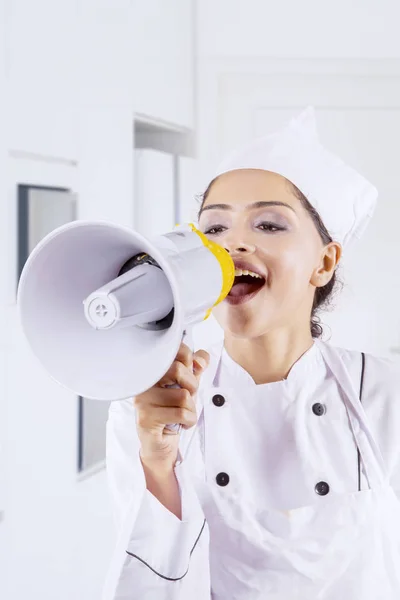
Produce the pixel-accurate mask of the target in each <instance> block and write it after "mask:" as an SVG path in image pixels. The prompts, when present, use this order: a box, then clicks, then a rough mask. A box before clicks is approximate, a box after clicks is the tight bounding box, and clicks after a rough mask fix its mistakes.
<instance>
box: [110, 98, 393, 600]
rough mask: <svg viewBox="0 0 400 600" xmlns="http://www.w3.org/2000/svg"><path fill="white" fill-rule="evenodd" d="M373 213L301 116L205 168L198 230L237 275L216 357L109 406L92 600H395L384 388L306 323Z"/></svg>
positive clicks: (389, 399)
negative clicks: (177, 428) (98, 587)
mask: <svg viewBox="0 0 400 600" xmlns="http://www.w3.org/2000/svg"><path fill="white" fill-rule="evenodd" d="M376 196H377V193H376V190H375V188H374V187H373V186H372V185H371V184H370V183H368V181H366V180H365V179H364V178H363V177H362V176H361V175H359V174H358V173H356V172H355V171H354V170H353V169H351V168H350V167H348V166H346V165H345V164H344V163H343V162H342V161H341V160H339V159H338V158H337V157H335V156H333V155H332V154H331V153H330V152H328V151H327V150H326V149H324V148H323V147H322V145H321V144H320V142H319V140H318V136H317V132H316V127H315V118H314V113H313V110H312V109H307V110H306V111H305V112H303V113H302V114H301V115H300V116H299V117H298V118H297V119H295V120H293V121H292V122H291V123H290V124H289V125H288V126H287V127H286V128H285V129H284V130H283V131H281V132H279V133H277V134H274V135H271V136H267V137H263V138H260V139H257V140H255V141H254V142H252V143H250V144H248V145H247V146H246V147H245V148H241V149H240V150H238V151H237V152H235V153H233V154H232V155H231V156H229V157H228V158H227V159H226V160H225V161H224V162H223V163H222V165H221V166H220V167H219V169H218V170H217V172H216V174H215V178H214V179H213V181H212V182H211V184H210V186H209V187H208V189H207V191H206V193H205V195H204V199H203V203H202V206H201V210H200V214H199V228H200V229H201V230H202V231H203V232H204V233H205V234H206V236H208V237H209V238H210V239H212V240H213V241H215V242H217V243H219V244H220V245H221V246H223V247H224V248H225V249H226V250H227V251H228V252H229V253H230V255H231V257H232V258H233V260H234V262H235V266H236V272H235V274H236V279H235V285H234V286H233V288H232V291H231V293H230V295H229V296H228V297H227V298H226V300H224V301H223V302H222V303H221V304H220V305H219V306H218V307H216V308H215V309H214V315H215V317H216V319H217V320H218V322H219V323H220V325H221V326H222V328H223V330H224V340H223V341H221V342H218V343H216V344H213V345H212V346H211V347H209V348H207V352H205V351H203V350H200V351H198V352H197V353H196V354H195V355H194V356H192V354H191V352H190V351H189V349H188V348H187V347H186V346H184V345H182V346H181V348H180V351H179V353H178V356H177V358H176V360H175V362H174V364H173V365H172V367H171V369H170V370H169V371H168V373H167V375H166V376H165V377H164V378H163V379H162V380H161V381H160V382H159V383H158V384H157V385H156V386H154V387H153V388H152V389H150V390H148V391H147V392H145V393H144V394H141V395H140V396H138V397H136V398H135V399H134V400H133V401H132V399H131V400H126V401H122V402H114V403H112V404H111V407H110V412H109V421H108V426H107V427H108V430H107V447H108V450H107V454H108V474H109V481H110V486H111V490H112V494H113V497H114V500H115V506H116V516H117V520H118V532H119V537H118V542H117V547H116V550H115V553H114V557H113V560H112V564H111V568H110V572H109V575H108V578H107V581H106V585H105V590H104V599H107V600H144V599H149V600H150V599H151V600H178V599H179V600H210V598H212V599H214V600H261V599H262V600H272V599H274V600H292V599H293V600H294V599H296V600H297V599H298V600H314V599H317V598H318V599H321V600H339V599H340V600H378V599H379V600H380V599H384V600H395V599H396V600H398V599H399V598H400V504H399V501H398V499H397V497H396V490H398V491H399V492H400V377H399V375H398V373H397V372H396V369H395V368H394V366H391V364H390V363H388V362H386V361H384V360H381V359H377V358H375V357H373V356H370V355H367V356H364V355H363V354H361V353H359V352H354V351H348V350H343V349H338V348H334V347H332V346H330V345H328V344H326V343H323V342H322V341H320V340H319V339H318V338H319V336H320V333H321V328H320V326H319V324H318V319H317V318H316V317H315V310H316V309H317V308H318V307H319V306H320V305H321V303H323V302H324V301H326V300H327V299H328V297H329V295H330V293H331V291H332V288H333V285H334V279H335V271H336V268H337V265H338V263H339V260H340V258H341V254H342V248H343V249H344V251H346V248H347V247H348V245H349V243H350V242H352V241H353V240H354V239H355V238H357V237H359V236H360V235H361V233H362V232H363V230H364V228H365V226H366V225H367V223H368V221H369V220H370V218H371V215H372V212H373V209H374V206H375V202H376ZM192 359H193V363H192ZM192 365H193V367H194V374H193V372H192ZM175 382H177V383H178V384H179V385H180V386H181V387H182V389H169V388H166V387H165V386H166V385H170V384H172V383H175ZM196 411H197V416H196ZM177 420H178V421H177ZM175 422H180V423H182V424H183V426H184V427H183V431H182V433H181V434H180V435H170V434H166V433H165V430H164V426H165V424H169V423H175ZM195 424H196V427H193V426H194V425H195ZM178 443H179V449H178Z"/></svg>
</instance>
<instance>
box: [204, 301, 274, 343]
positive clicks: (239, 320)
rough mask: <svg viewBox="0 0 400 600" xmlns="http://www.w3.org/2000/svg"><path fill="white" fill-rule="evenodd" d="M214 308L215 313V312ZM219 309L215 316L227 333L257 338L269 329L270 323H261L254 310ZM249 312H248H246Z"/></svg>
mask: <svg viewBox="0 0 400 600" xmlns="http://www.w3.org/2000/svg"><path fill="white" fill-rule="evenodd" d="M215 312H216V311H215V309H214V314H215ZM221 312H222V311H218V313H220V314H215V318H216V320H217V321H218V323H219V325H220V326H221V327H222V329H223V330H224V332H225V333H228V334H229V335H232V336H234V337H238V338H246V339H249V338H255V337H259V336H260V335H262V334H263V333H265V331H266V330H268V329H269V327H268V323H265V322H264V323H260V319H259V317H258V316H257V315H256V314H254V312H253V311H249V312H247V311H242V310H240V311H231V310H229V307H228V310H224V311H223V314H221ZM246 312H247V314H246Z"/></svg>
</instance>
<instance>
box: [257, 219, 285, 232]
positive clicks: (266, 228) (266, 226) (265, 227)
mask: <svg viewBox="0 0 400 600" xmlns="http://www.w3.org/2000/svg"><path fill="white" fill-rule="evenodd" d="M258 228H259V229H261V230H262V231H271V232H272V233H275V232H276V231H283V230H284V229H285V228H284V227H281V226H279V225H275V223H269V222H267V221H264V222H263V223H260V225H258Z"/></svg>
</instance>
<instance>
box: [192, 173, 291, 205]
mask: <svg viewBox="0 0 400 600" xmlns="http://www.w3.org/2000/svg"><path fill="white" fill-rule="evenodd" d="M263 200H264V201H274V200H279V201H284V202H286V203H287V204H290V205H291V206H293V208H296V207H297V206H298V205H299V200H298V198H297V197H296V196H295V195H294V193H293V191H292V189H291V186H290V183H289V182H288V180H287V179H285V178H284V177H282V176H281V175H278V174H277V173H272V172H270V171H262V170H258V169H241V170H237V171H230V172H228V173H223V174H222V175H220V176H219V177H218V178H217V179H216V180H215V181H214V183H213V184H212V186H211V188H210V191H209V193H208V196H207V198H206V200H205V202H204V206H207V205H208V204H215V203H217V202H218V203H227V204H230V205H231V206H232V207H233V208H238V209H241V208H244V207H245V206H246V205H247V204H250V203H252V202H259V201H263Z"/></svg>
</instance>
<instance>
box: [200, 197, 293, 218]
mask: <svg viewBox="0 0 400 600" xmlns="http://www.w3.org/2000/svg"><path fill="white" fill-rule="evenodd" d="M266 206H286V208H290V210H292V211H293V212H294V213H295V212H296V211H295V210H294V208H293V207H292V206H290V204H286V202H278V201H277V200H274V201H270V202H265V201H261V202H253V203H252V204H248V205H247V206H246V209H249V208H250V209H251V208H253V209H254V208H264V207H266ZM212 209H220V210H233V209H232V206H231V205H230V204H208V206H205V207H204V208H202V209H201V211H200V213H199V216H200V215H201V214H202V213H203V212H204V211H205V210H212Z"/></svg>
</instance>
